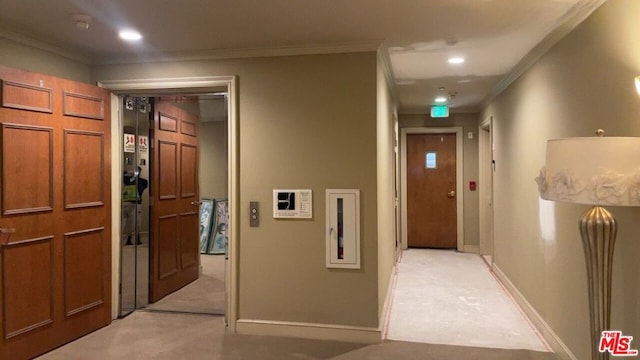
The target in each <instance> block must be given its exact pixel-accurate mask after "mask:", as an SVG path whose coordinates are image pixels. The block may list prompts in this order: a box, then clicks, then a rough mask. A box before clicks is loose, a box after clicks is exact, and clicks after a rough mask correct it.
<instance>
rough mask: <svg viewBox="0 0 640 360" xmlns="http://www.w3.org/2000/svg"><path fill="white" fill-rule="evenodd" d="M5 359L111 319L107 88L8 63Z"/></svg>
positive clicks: (0, 142)
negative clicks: (35, 71) (15, 67)
mask: <svg viewBox="0 0 640 360" xmlns="http://www.w3.org/2000/svg"><path fill="white" fill-rule="evenodd" d="M0 78H1V79H2V96H1V99H2V100H1V106H0V127H1V129H0V131H1V133H0V167H1V174H2V178H1V186H0V195H1V196H0V205H1V209H0V228H3V229H12V230H11V231H13V233H12V234H11V236H10V237H9V238H8V239H7V238H6V237H3V238H1V239H0V253H1V257H0V323H1V328H0V332H1V334H2V336H1V337H0V359H27V358H31V357H34V356H36V355H38V354H41V353H43V352H46V351H48V350H51V349H53V348H55V347H58V346H60V345H62V344H64V343H66V342H69V341H71V340H74V339H76V338H78V337H80V336H82V335H85V334H87V333H89V332H91V331H93V330H95V329H98V328H100V327H102V326H105V325H108V324H109V323H110V321H111V245H110V244H111V227H110V226H111V180H110V179H111V177H110V176H111V158H110V151H109V149H110V143H111V138H110V125H109V124H110V109H111V107H110V105H109V101H110V98H109V93H108V91H106V90H104V89H101V88H98V87H95V86H91V85H87V84H82V83H77V82H74V81H69V80H63V79H59V78H55V77H52V76H47V75H41V74H36V73H29V72H24V71H19V70H15V69H9V68H5V67H0Z"/></svg>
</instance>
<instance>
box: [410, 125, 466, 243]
mask: <svg viewBox="0 0 640 360" xmlns="http://www.w3.org/2000/svg"><path fill="white" fill-rule="evenodd" d="M455 191H456V134H408V135H407V242H408V246H409V247H427V248H448V249H455V248H456V245H457V235H456V233H457V228H456V226H457V221H456V215H457V212H456V199H455V197H456V194H455Z"/></svg>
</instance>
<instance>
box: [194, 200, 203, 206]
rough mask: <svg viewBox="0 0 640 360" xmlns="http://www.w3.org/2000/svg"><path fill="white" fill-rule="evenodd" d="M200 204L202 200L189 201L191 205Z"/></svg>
mask: <svg viewBox="0 0 640 360" xmlns="http://www.w3.org/2000/svg"><path fill="white" fill-rule="evenodd" d="M200 204H202V201H192V202H191V205H194V206H198V205H200Z"/></svg>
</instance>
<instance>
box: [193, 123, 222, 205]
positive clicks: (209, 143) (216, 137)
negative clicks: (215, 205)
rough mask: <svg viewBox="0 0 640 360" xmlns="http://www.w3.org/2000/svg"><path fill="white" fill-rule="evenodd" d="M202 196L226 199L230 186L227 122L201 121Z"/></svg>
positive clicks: (200, 169) (200, 170)
mask: <svg viewBox="0 0 640 360" xmlns="http://www.w3.org/2000/svg"><path fill="white" fill-rule="evenodd" d="M199 134H200V137H199V139H198V140H199V141H200V168H199V172H200V174H199V175H200V197H201V198H205V199H226V198H227V196H228V194H227V186H228V180H227V179H228V177H227V175H228V166H227V165H228V161H227V155H228V151H227V148H228V140H227V122H226V121H209V122H201V123H200V133H199Z"/></svg>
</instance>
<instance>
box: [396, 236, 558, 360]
mask: <svg viewBox="0 0 640 360" xmlns="http://www.w3.org/2000/svg"><path fill="white" fill-rule="evenodd" d="M387 327H388V328H387V331H386V334H385V335H386V338H387V339H389V340H401V341H412V342H422V343H430V344H448V345H460V346H480V347H486V348H502V349H528V350H535V351H549V350H548V347H547V346H546V344H544V343H543V342H542V340H541V338H540V336H539V335H538V334H537V331H536V330H535V329H534V328H533V326H532V325H531V324H530V323H529V321H528V320H527V319H526V318H525V316H524V315H523V314H522V312H521V311H520V309H519V308H518V306H517V305H516V304H515V302H514V301H513V300H512V299H511V297H510V296H509V295H508V294H507V292H506V291H505V290H504V289H503V288H502V286H501V285H500V283H499V282H498V280H497V279H496V278H494V277H493V275H492V274H491V272H490V271H489V268H488V266H487V265H486V263H485V262H484V261H483V259H482V257H480V256H478V255H475V254H466V253H459V252H456V251H452V250H430V249H408V250H405V251H404V252H403V253H402V258H401V260H400V262H399V263H398V264H397V278H396V284H395V288H394V290H393V300H392V303H391V310H390V314H389V321H388V323H387Z"/></svg>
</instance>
